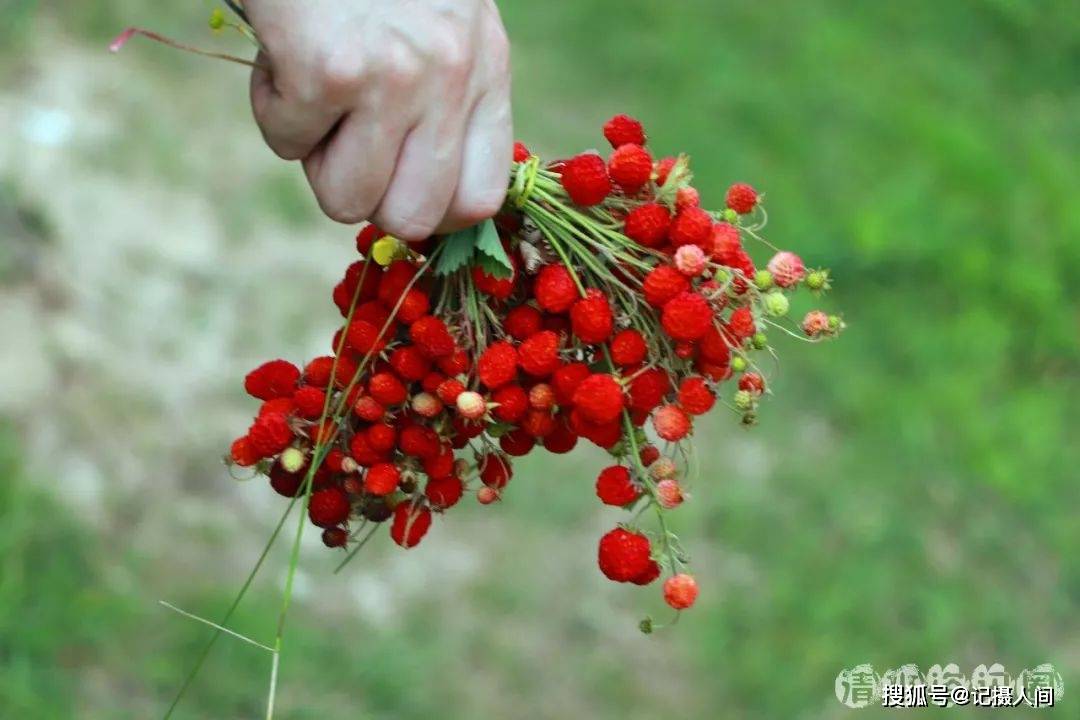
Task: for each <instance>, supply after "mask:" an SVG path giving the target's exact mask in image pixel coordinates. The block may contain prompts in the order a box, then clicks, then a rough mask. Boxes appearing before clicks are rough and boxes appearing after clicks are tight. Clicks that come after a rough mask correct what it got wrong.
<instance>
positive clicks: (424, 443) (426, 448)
mask: <svg viewBox="0 0 1080 720" xmlns="http://www.w3.org/2000/svg"><path fill="white" fill-rule="evenodd" d="M398 449H399V450H401V452H403V453H405V454H406V455H412V456H414V457H418V458H421V459H424V458H430V457H435V456H436V455H438V454H439V453H440V452H442V442H441V441H440V440H439V434H438V433H436V432H435V431H434V430H432V429H431V428H429V427H424V426H423V425H407V426H406V427H404V428H402V430H401V432H400V433H398Z"/></svg>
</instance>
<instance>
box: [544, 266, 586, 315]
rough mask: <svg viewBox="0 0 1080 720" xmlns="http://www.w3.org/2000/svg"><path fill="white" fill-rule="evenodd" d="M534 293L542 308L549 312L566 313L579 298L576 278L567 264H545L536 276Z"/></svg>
mask: <svg viewBox="0 0 1080 720" xmlns="http://www.w3.org/2000/svg"><path fill="white" fill-rule="evenodd" d="M533 294H534V295H535V296H536V302H537V303H538V304H539V305H540V309H542V310H544V311H545V312H549V313H564V312H566V311H567V310H569V309H570V306H571V305H573V304H574V301H575V300H577V299H578V297H579V295H578V291H577V286H576V285H575V284H574V278H573V276H571V275H570V271H569V270H567V269H566V266H565V265H562V264H555V265H545V266H544V269H543V270H541V271H540V273H539V274H538V275H537V276H536V282H535V283H534V284H533Z"/></svg>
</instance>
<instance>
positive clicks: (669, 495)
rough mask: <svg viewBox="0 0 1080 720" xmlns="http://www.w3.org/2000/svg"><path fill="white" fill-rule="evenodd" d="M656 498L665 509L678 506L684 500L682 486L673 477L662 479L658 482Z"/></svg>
mask: <svg viewBox="0 0 1080 720" xmlns="http://www.w3.org/2000/svg"><path fill="white" fill-rule="evenodd" d="M656 499H657V501H658V502H659V503H660V507H662V508H664V509H665V510H671V509H673V508H677V507H679V506H680V505H682V502H683V493H682V487H680V486H679V483H678V481H677V480H674V479H673V478H666V479H664V480H661V481H660V482H658V483H656Z"/></svg>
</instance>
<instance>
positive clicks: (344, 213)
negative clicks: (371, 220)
mask: <svg viewBox="0 0 1080 720" xmlns="http://www.w3.org/2000/svg"><path fill="white" fill-rule="evenodd" d="M316 198H317V199H318V201H319V207H320V208H322V211H323V213H324V214H325V215H326V216H327V217H328V218H330V219H331V220H334V221H335V222H339V223H342V224H344V225H355V224H357V223H359V222H362V221H363V220H364V219H365V218H364V213H363V212H361V210H360V208H358V207H357V206H356V205H355V204H353V203H349V202H345V201H344V199H343V198H335V197H327V196H325V195H323V194H316Z"/></svg>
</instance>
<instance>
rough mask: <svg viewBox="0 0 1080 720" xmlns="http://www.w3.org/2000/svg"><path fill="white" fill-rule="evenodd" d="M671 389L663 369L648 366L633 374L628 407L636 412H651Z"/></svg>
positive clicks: (669, 381)
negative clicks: (648, 367) (646, 368)
mask: <svg viewBox="0 0 1080 720" xmlns="http://www.w3.org/2000/svg"><path fill="white" fill-rule="evenodd" d="M670 391H671V380H670V379H669V378H668V375H667V373H666V372H664V371H663V370H660V369H659V368H650V369H648V370H645V371H644V372H641V373H639V374H637V375H635V376H634V379H633V380H631V381H630V387H629V395H630V408H631V409H632V410H636V411H638V412H643V413H647V412H651V411H652V409H653V408H655V407H656V406H657V405H659V404H660V403H661V402H663V400H664V396H665V395H667V394H668V392H670Z"/></svg>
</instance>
